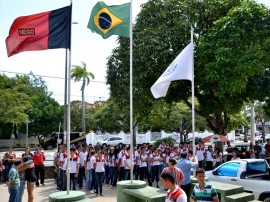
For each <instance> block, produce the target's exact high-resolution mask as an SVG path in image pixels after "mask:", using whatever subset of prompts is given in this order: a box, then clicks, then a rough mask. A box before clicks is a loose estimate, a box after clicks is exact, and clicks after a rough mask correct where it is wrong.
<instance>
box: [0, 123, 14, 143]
mask: <svg viewBox="0 0 270 202" xmlns="http://www.w3.org/2000/svg"><path fill="white" fill-rule="evenodd" d="M11 133H12V123H2V122H0V138H1V139H9V138H10V136H11Z"/></svg>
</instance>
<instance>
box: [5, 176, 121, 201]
mask: <svg viewBox="0 0 270 202" xmlns="http://www.w3.org/2000/svg"><path fill="white" fill-rule="evenodd" d="M103 189H104V190H103V195H104V196H98V197H96V195H95V194H90V193H89V191H87V192H86V196H87V197H88V198H90V199H92V201H93V202H116V201H117V199H116V192H117V191H116V189H111V187H106V186H105V185H104V186H103ZM56 191H57V190H56V185H55V184H54V180H53V179H48V180H45V186H40V187H35V189H34V196H35V198H34V201H35V202H48V200H49V195H50V194H51V193H54V192H56ZM80 191H85V189H81V190H80ZM0 196H1V197H0V201H2V202H6V201H8V198H9V193H8V189H7V187H6V185H5V184H3V183H0ZM27 201H28V200H27V189H25V191H24V195H23V202H27Z"/></svg>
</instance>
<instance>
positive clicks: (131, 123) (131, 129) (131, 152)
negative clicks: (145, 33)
mask: <svg viewBox="0 0 270 202" xmlns="http://www.w3.org/2000/svg"><path fill="white" fill-rule="evenodd" d="M129 18H130V19H129V30H130V31H129V40H130V45H129V46H130V54H129V57H130V61H129V65H130V159H131V160H130V161H131V167H130V182H131V183H133V85H132V81H133V74H132V72H133V67H132V62H133V57H132V52H133V51H132V47H133V46H132V43H133V33H132V31H133V30H132V0H130V16H129Z"/></svg>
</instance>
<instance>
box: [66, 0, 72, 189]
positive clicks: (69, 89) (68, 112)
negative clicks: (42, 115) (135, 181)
mask: <svg viewBox="0 0 270 202" xmlns="http://www.w3.org/2000/svg"><path fill="white" fill-rule="evenodd" d="M70 6H71V14H70V35H69V36H70V39H69V43H70V44H69V45H70V47H69V54H68V56H69V57H68V83H67V86H68V90H67V94H68V98H67V102H68V109H67V166H66V175H67V194H69V192H70V174H69V171H70V169H69V167H70V92H71V86H70V85H71V29H72V0H70Z"/></svg>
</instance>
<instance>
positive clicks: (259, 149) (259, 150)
mask: <svg viewBox="0 0 270 202" xmlns="http://www.w3.org/2000/svg"><path fill="white" fill-rule="evenodd" d="M254 153H255V158H256V159H259V158H260V156H261V153H262V147H261V146H260V145H259V142H258V141H256V142H255V146H254Z"/></svg>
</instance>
